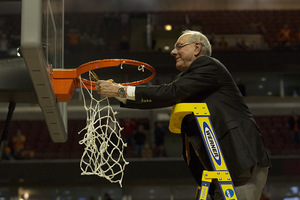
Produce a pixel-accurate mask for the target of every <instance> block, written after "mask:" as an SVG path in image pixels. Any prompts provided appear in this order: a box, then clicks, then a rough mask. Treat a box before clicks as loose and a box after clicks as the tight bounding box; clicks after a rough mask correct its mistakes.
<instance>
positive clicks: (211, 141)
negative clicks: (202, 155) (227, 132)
mask: <svg viewBox="0 0 300 200" xmlns="http://www.w3.org/2000/svg"><path fill="white" fill-rule="evenodd" d="M203 129H204V132H205V138H206V143H207V144H208V147H209V148H208V149H209V151H210V153H211V155H212V156H213V158H214V160H215V161H216V163H217V164H218V165H219V166H221V164H222V160H221V159H220V151H219V148H218V147H217V142H216V138H215V136H214V134H212V131H211V129H210V127H209V125H208V124H207V123H206V122H203Z"/></svg>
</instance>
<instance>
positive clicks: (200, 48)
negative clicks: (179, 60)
mask: <svg viewBox="0 0 300 200" xmlns="http://www.w3.org/2000/svg"><path fill="white" fill-rule="evenodd" d="M201 50H202V45H201V44H200V43H196V44H195V53H194V54H195V56H196V57H197V56H199V55H200V53H201Z"/></svg>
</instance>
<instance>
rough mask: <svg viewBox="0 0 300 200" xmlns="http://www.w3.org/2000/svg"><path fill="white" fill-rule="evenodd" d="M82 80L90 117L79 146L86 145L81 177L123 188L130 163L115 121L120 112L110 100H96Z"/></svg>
mask: <svg viewBox="0 0 300 200" xmlns="http://www.w3.org/2000/svg"><path fill="white" fill-rule="evenodd" d="M89 73H91V72H89ZM89 77H91V76H89ZM79 80H80V85H81V87H80V88H81V94H82V97H83V103H84V108H85V111H86V114H87V120H86V127H84V128H83V129H82V130H81V131H79V132H78V134H81V133H84V137H83V139H82V140H80V141H79V144H81V145H84V152H83V154H82V157H81V160H80V168H81V171H82V173H81V175H98V176H100V177H103V178H106V179H107V180H108V181H110V182H111V183H119V184H120V186H121V187H122V180H123V176H124V170H125V166H126V165H128V164H129V162H127V161H126V160H125V158H124V155H123V152H124V150H125V147H126V143H124V142H123V140H122V137H121V131H122V129H123V128H121V127H120V124H119V122H118V121H117V120H116V114H117V112H114V110H113V108H112V107H111V106H110V102H109V99H108V98H103V99H100V100H98V99H95V98H94V97H93V91H92V89H88V88H87V87H86V85H85V84H84V83H83V82H82V79H81V77H79ZM90 81H91V80H90ZM91 84H92V82H91ZM91 86H92V85H90V87H91ZM91 88H92V87H91ZM84 91H85V92H86V93H87V94H88V95H89V96H90V102H87V100H86V97H85V93H84ZM99 97H100V96H99Z"/></svg>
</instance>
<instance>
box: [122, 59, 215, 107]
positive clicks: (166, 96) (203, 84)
mask: <svg viewBox="0 0 300 200" xmlns="http://www.w3.org/2000/svg"><path fill="white" fill-rule="evenodd" d="M217 71H218V70H217V66H216V65H213V62H212V61H210V60H209V61H207V62H203V61H201V64H200V63H199V62H194V63H193V64H192V65H191V66H190V67H189V70H188V71H187V72H186V73H185V74H183V75H181V76H180V77H179V78H177V79H176V80H175V81H173V82H172V83H170V84H164V85H153V86H137V87H136V91H135V101H127V103H126V105H123V106H125V107H128V108H142V109H147V108H149V109H150V108H161V107H168V106H172V105H175V104H177V103H180V102H182V101H184V100H185V99H186V98H188V97H190V96H193V95H196V94H200V95H201V94H203V95H204V96H205V95H207V94H209V93H211V92H214V91H215V90H217V89H218V88H219V87H220V81H219V78H218V76H217ZM204 98H205V97H204ZM199 101H200V99H199Z"/></svg>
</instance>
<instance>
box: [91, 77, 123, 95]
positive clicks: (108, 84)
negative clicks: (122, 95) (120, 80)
mask: <svg viewBox="0 0 300 200" xmlns="http://www.w3.org/2000/svg"><path fill="white" fill-rule="evenodd" d="M120 87H121V86H120V85H118V84H116V83H114V82H113V81H104V80H99V81H97V82H96V90H97V93H98V94H100V95H101V96H104V97H119V93H118V90H119V88H120Z"/></svg>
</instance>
